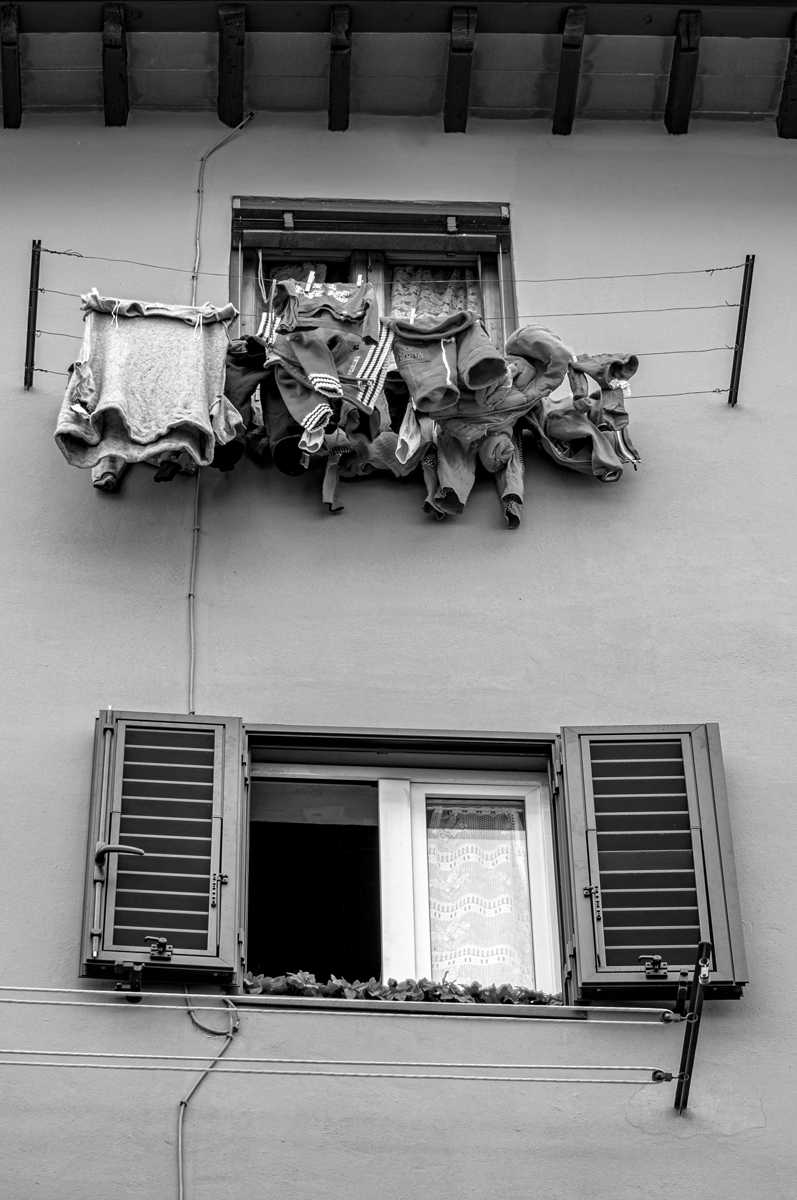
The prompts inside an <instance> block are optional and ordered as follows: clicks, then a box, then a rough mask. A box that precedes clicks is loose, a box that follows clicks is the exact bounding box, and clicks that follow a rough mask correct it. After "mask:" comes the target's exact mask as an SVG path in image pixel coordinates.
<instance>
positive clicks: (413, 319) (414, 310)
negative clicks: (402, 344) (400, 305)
mask: <svg viewBox="0 0 797 1200" xmlns="http://www.w3.org/2000/svg"><path fill="white" fill-rule="evenodd" d="M415 312H416V308H415V305H414V304H413V306H412V308H411V309H410V325H414V324H415Z"/></svg>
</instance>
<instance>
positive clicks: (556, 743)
mask: <svg viewBox="0 0 797 1200" xmlns="http://www.w3.org/2000/svg"><path fill="white" fill-rule="evenodd" d="M549 774H550V777H551V793H552V797H556V796H558V795H559V793H560V792H561V790H562V747H561V742H560V739H559V738H558V737H557V738H554V740H553V742H552V743H551V763H550V772H549Z"/></svg>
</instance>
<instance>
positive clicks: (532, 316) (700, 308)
mask: <svg viewBox="0 0 797 1200" xmlns="http://www.w3.org/2000/svg"><path fill="white" fill-rule="evenodd" d="M738 307H739V305H738V304H737V303H731V301H730V300H724V301H723V303H722V304H676V305H673V306H672V307H669V308H606V309H596V310H594V311H592V312H537V313H520V314H519V315H518V320H519V321H531V320H536V319H537V318H538V317H614V316H628V315H629V314H630V313H664V312H704V311H706V310H707V309H710V308H738Z"/></svg>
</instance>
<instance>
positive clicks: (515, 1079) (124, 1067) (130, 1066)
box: [0, 1059, 676, 1087]
mask: <svg viewBox="0 0 797 1200" xmlns="http://www.w3.org/2000/svg"><path fill="white" fill-rule="evenodd" d="M227 1061H229V1060H225V1062H222V1063H220V1064H219V1066H218V1067H216V1069H215V1070H214V1072H213V1074H214V1075H282V1076H285V1075H289V1076H294V1077H305V1078H308V1079H318V1078H321V1077H324V1076H326V1077H327V1078H336V1079H447V1080H450V1081H451V1082H474V1081H476V1082H484V1083H598V1084H626V1085H630V1086H632V1087H644V1086H646V1085H648V1084H659V1083H665V1082H671V1081H672V1080H673V1079H675V1078H676V1076H675V1075H674V1074H671V1073H670V1072H663V1073H662V1075H661V1076H660V1077H659V1078H656V1079H653V1078H651V1079H605V1078H604V1079H599V1078H595V1077H588V1076H580V1075H552V1076H545V1075H530V1076H529V1075H445V1074H442V1073H436V1072H431V1071H428V1072H427V1071H424V1072H421V1073H410V1072H407V1071H400V1072H399V1071H298V1070H279V1069H276V1070H275V1069H273V1068H266V1069H261V1068H259V1067H228V1066H226V1065H225V1063H226V1062H227ZM0 1066H5V1067H50V1068H54V1067H60V1068H62V1069H66V1070H70V1069H72V1070H81V1071H182V1072H186V1071H196V1069H197V1068H196V1065H195V1064H194V1065H192V1066H181V1065H177V1064H174V1063H98V1062H83V1063H73V1062H62V1061H60V1060H58V1059H55V1060H50V1061H47V1060H43V1061H34V1060H32V1059H27V1060H25V1059H22V1060H14V1059H4V1060H2V1061H0Z"/></svg>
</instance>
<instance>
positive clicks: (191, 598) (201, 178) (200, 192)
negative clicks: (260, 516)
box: [140, 112, 255, 716]
mask: <svg viewBox="0 0 797 1200" xmlns="http://www.w3.org/2000/svg"><path fill="white" fill-rule="evenodd" d="M254 115H255V114H254V113H253V112H248V113H247V114H246V116H245V117H244V119H243V121H241V122H240V123H239V124H238V125H236V126H235V128H234V129H233V130H232V131H231V132H230V133H228V134H227V136H226V137H223V138H222V139H221V140H220V141H218V142H216V143H215V145H213V146H211V147H210V149H209V150H206V151H205V153H204V154H203V155H202V157H201V158H200V160H199V171H198V174H197V183H196V221H195V223H194V265H193V267H192V268H191V272H190V273H191V304H192V305H195V304H196V295H197V287H198V285H199V276H200V274H201V272H200V270H199V264H200V261H201V257H202V212H203V208H204V202H205V168H206V167H207V164H208V159H209V158H210V157H211V156H212V155H214V154H215V153H216V151H217V150H221V149H222V147H223V146H226V145H228V143H229V142H231V141H232V140H233V138H236V137H237V136H238V134H239V133H241V132H242V131H243V130H244V129H245V128H246V126H247V125H248V124H249V122H250V121H251V120H252V118H253V117H254ZM140 265H142V266H143V265H144V264H140ZM212 273H214V272H208V274H212ZM201 474H202V473H201V470H200V468H199V467H197V471H196V475H195V476H194V503H193V521H192V528H191V561H190V565H189V568H188V594H187V597H186V601H187V607H188V681H187V689H186V690H187V702H186V710H187V711H188V713H190V714H191V716H193V715H194V713H195V712H196V709H195V707H194V692H195V689H196V574H197V565H198V561H199V535H200V523H199V500H200V479H201Z"/></svg>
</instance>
